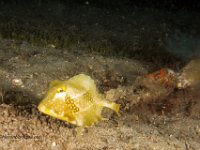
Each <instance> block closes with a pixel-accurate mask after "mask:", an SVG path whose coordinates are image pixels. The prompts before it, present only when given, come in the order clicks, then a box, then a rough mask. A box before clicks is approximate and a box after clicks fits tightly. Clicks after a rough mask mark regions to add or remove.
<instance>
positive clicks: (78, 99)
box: [38, 74, 120, 127]
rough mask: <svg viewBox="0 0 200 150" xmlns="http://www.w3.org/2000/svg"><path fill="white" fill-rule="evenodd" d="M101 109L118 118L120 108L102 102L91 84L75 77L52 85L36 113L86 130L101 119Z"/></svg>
mask: <svg viewBox="0 0 200 150" xmlns="http://www.w3.org/2000/svg"><path fill="white" fill-rule="evenodd" d="M103 107H107V108H110V109H112V110H114V111H115V112H116V113H117V114H118V115H119V108H120V104H116V103H114V102H111V101H107V100H105V99H104V97H103V95H101V94H100V93H99V92H98V90H97V88H96V85H95V82H94V80H92V79H91V78H90V77H89V76H87V75H85V74H79V75H76V76H74V77H72V78H70V79H69V80H67V81H59V80H54V81H52V83H51V84H50V87H49V91H48V92H47V95H46V97H45V98H44V99H43V100H42V101H41V103H40V104H39V106H38V109H39V111H41V112H42V113H44V114H47V115H50V116H52V117H55V118H58V119H61V120H64V121H66V122H68V123H71V124H74V125H76V126H80V127H88V126H91V125H93V124H94V123H97V122H98V121H100V120H102V119H103V117H102V116H101V112H102V109H103Z"/></svg>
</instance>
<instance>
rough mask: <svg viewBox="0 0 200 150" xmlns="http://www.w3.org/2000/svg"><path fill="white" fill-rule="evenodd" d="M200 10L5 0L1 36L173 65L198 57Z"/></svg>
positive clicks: (195, 6) (190, 4)
mask: <svg viewBox="0 0 200 150" xmlns="http://www.w3.org/2000/svg"><path fill="white" fill-rule="evenodd" d="M199 8H200V2H199V1H198V0H193V1H189V0H185V1H183V0H165V1H159V0H114V1H113V0H112V1H111V0H88V1H86V0H57V1H56V0H32V1H26V0H2V1H1V3H0V36H1V38H6V39H16V40H19V41H27V42H30V43H34V44H36V45H41V46H45V47H55V48H62V49H67V50H69V51H76V52H80V51H84V52H85V51H89V52H94V53H96V52H97V53H100V54H103V55H120V56H127V57H136V58H141V56H142V59H149V60H150V61H153V60H152V58H151V57H152V56H154V57H155V58H156V59H157V58H160V57H161V58H162V59H163V61H171V58H172V57H174V56H175V57H181V58H186V57H188V56H191V55H196V54H197V53H199V47H200V44H199V43H200V42H199V41H200V40H199V39H200V37H199V33H200V28H199V26H200V14H199V10H200V9H199ZM147 52H148V54H147ZM149 52H151V54H152V55H151V56H149ZM171 54H172V55H174V56H171ZM166 55H170V59H169V60H165V56H166ZM167 58H169V57H167Z"/></svg>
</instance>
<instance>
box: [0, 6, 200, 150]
mask: <svg viewBox="0 0 200 150" xmlns="http://www.w3.org/2000/svg"><path fill="white" fill-rule="evenodd" d="M1 7H2V8H4V9H2V11H1V16H0V19H1V20H2V22H1V24H0V25H1V34H2V35H1V39H0V100H1V105H0V149H6V150H7V149H9V150H10V149H13V150H17V149H20V150H21V149H30V150H31V149H35V150H40V149H41V150H44V149H52V150H62V149H63V150H64V149H67V150H78V149H79V150H96V149H99V150H102V149H104V150H146V149H149V150H151V149H152V150H176V149H177V150H179V149H180V150H198V149H200V120H199V119H200V94H199V92H198V91H199V83H200V80H199V77H197V76H198V74H199V73H200V71H199V63H198V62H199V60H198V57H197V54H198V52H199V47H200V44H199V37H198V33H199V27H198V25H200V24H198V23H199V20H198V15H199V13H198V12H192V11H191V12H190V11H188V12H187V11H186V10H185V11H186V12H185V11H182V10H180V11H177V12H175V13H174V11H166V12H164V11H161V10H160V13H158V12H159V10H152V9H145V11H142V9H139V8H137V9H136V8H135V11H134V9H133V8H130V7H128V8H127V10H126V9H124V10H123V11H122V12H120V13H122V14H123V13H124V15H121V14H120V13H119V10H118V9H116V10H113V11H112V10H109V9H108V8H104V9H103V8H98V7H97V6H95V7H94V6H90V5H86V6H85V4H83V5H81V6H77V7H76V9H74V8H75V6H74V5H73V9H72V10H73V11H72V12H71V16H72V17H71V18H70V17H69V16H70V15H66V14H63V15H64V16H65V15H66V16H65V20H64V21H65V22H69V24H68V25H67V27H66V28H70V27H71V25H73V24H75V25H73V26H72V27H73V30H76V28H79V29H80V30H81V31H80V32H77V33H74V34H79V33H81V34H82V35H81V38H83V37H87V39H85V40H82V41H76V39H75V43H73V42H74V41H73V42H72V43H70V45H68V47H63V48H60V47H59V45H58V47H56V43H51V42H52V41H50V43H47V44H46V45H45V47H44V46H41V43H39V44H37V43H35V42H33V43H32V42H31V41H30V40H27V41H26V40H25V39H23V38H22V39H21V40H18V39H17V40H16V39H15V38H14V39H10V38H8V37H9V36H7V37H6V36H5V33H7V32H6V31H5V32H4V31H3V30H5V29H9V27H7V25H8V24H9V25H10V26H11V30H12V29H13V28H12V27H13V24H12V22H13V20H12V19H13V18H14V19H16V20H17V21H16V22H18V23H19V26H20V21H22V22H23V23H24V20H23V19H21V20H20V19H19V18H20V14H24V13H23V10H21V9H19V10H20V11H18V14H15V15H16V16H15V17H13V18H12V19H10V20H11V22H9V19H8V20H7V22H6V21H5V18H6V17H7V18H9V17H11V16H13V12H12V10H9V13H8V14H6V15H4V14H5V12H6V8H7V7H8V6H7V5H6V3H2V4H1ZM23 7H24V6H23ZM40 7H42V6H38V7H37V8H38V9H39V8H40ZM48 7H50V8H51V7H56V8H57V7H58V8H59V10H60V8H62V9H61V10H62V11H61V12H59V14H55V12H54V11H53V10H54V9H53V10H52V9H50V8H49V9H47V8H46V7H45V8H46V9H47V10H48V11H49V10H50V14H51V13H52V14H54V15H58V16H60V13H61V14H62V12H65V10H66V9H67V10H70V7H67V6H66V5H65V6H64V5H62V3H60V4H57V3H56V5H54V4H49V5H48ZM86 7H87V8H89V9H88V11H86V10H87V8H86ZM13 8H14V5H13ZM58 8H57V9H58ZM15 9H17V8H15ZM101 9H102V11H101ZM51 10H52V11H53V12H52V11H51ZM125 10H126V11H125ZM13 11H14V10H13ZM48 11H47V12H48ZM130 11H131V13H129V12H130ZM68 12H69V14H70V11H68ZM80 12H84V13H80ZM78 13H80V14H84V19H83V18H82V20H81V19H80V18H81V17H80V16H79V15H78ZM87 13H88V14H87ZM99 13H100V14H102V15H103V17H100V18H99V17H95V16H99V15H98V14H99ZM9 14H10V16H9ZM156 14H157V15H156ZM170 14H174V15H171V16H170ZM194 14H195V15H194ZM32 15H33V14H31V13H27V14H24V18H25V20H26V18H29V17H30V16H32ZM34 15H35V14H34ZM34 15H33V16H34ZM45 15H46V13H45V10H44V13H43V16H45ZM76 15H77V18H76ZM176 15H177V16H176ZM4 16H6V17H5V18H4ZM36 16H37V15H36ZM41 16H42V15H41ZM41 16H40V17H41ZM78 16H79V17H78ZM85 16H86V17H85ZM87 16H90V17H87ZM163 16H166V18H164V17H163ZM60 17H63V16H62V15H61V16H60ZM66 17H68V20H67V18H66ZM41 18H42V17H41ZM41 18H40V19H41ZM56 18H57V17H56ZM111 18H112V19H113V20H110V19H111ZM175 18H179V20H177V19H175ZM57 19H58V20H59V19H60V18H57ZM76 19H77V20H76ZM119 19H121V21H118V20H119ZM134 19H135V21H133V20H134ZM30 20H31V19H30ZM30 20H28V21H27V24H28V26H29V25H30V24H29V23H30V22H31V21H30ZM32 20H33V22H35V20H34V18H32ZM102 20H104V22H103V21H102ZM109 20H110V21H109ZM98 21H99V23H96V22H98ZM14 22H15V21H14ZM47 22H48V21H47ZM114 22H115V23H114ZM7 23H8V24H7ZM18 23H16V24H18ZM190 23H191V24H190ZM41 24H43V23H41ZM44 24H46V23H44ZM3 25H5V26H6V27H5V26H3ZM33 26H34V24H33ZM98 26H99V27H98ZM34 27H35V26H34ZM35 28H36V29H37V28H39V27H37V26H36V27H35ZM41 28H42V29H44V27H41ZM133 28H134V29H133ZM25 29H27V27H25ZM55 29H57V27H55ZM71 29H72V28H70V29H69V30H71ZM132 29H133V30H132ZM31 30H32V28H31ZM10 32H15V29H13V31H9V32H8V33H10ZM27 32H28V33H29V32H30V31H28V30H27ZM69 32H70V34H71V31H69ZM15 34H16V33H15ZM19 34H20V32H19ZM21 34H22V35H24V34H25V33H21ZM66 34H67V33H66ZM50 35H51V34H50ZM150 35H152V36H150ZM63 36H65V35H63ZM75 36H77V35H75ZM22 37H23V36H22ZM24 37H26V36H25V35H24ZM109 40H110V41H114V42H112V44H111V43H110V41H109ZM88 41H89V42H88ZM99 41H101V42H102V43H101V42H100V46H99V45H98V42H99ZM77 42H78V44H77ZM79 42H80V43H79ZM120 42H121V43H120ZM88 43H89V44H91V43H94V44H93V45H90V46H89V47H90V50H88V51H87V50H86V49H87V48H88ZM105 43H106V44H105ZM130 43H132V45H129V44H130ZM95 44H97V45H98V48H99V47H101V48H100V49H104V48H105V49H106V50H108V51H109V49H114V50H118V51H119V49H115V47H116V45H115V44H118V45H117V46H120V48H122V49H123V50H124V51H125V50H126V49H128V50H127V52H125V53H126V55H123V56H120V55H115V54H114V52H113V50H112V52H111V54H110V52H108V53H109V55H107V54H105V52H103V55H102V53H95V52H93V51H92V53H91V49H92V48H91V47H93V48H94V50H95ZM85 45H87V46H85ZM102 45H103V46H102ZM127 45H128V46H127ZM98 48H97V49H98ZM154 49H156V51H154ZM162 49H164V50H163V51H162ZM159 50H161V51H159ZM100 51H101V50H100ZM137 53H138V54H137ZM129 54H131V57H127V55H129ZM194 56H195V57H194ZM190 64H191V65H190ZM187 66H192V68H194V69H192V70H193V71H192V72H189V73H188V76H189V78H190V79H193V80H194V82H193V84H192V85H191V86H190V87H189V88H186V89H181V90H178V89H175V90H174V91H173V92H171V93H170V95H168V96H165V97H164V98H163V97H162V94H160V96H161V97H160V98H159V97H156V100H152V103H153V105H152V107H149V104H151V100H148V103H147V102H145V101H144V102H142V101H138V100H137V99H135V98H136V97H137V91H138V89H137V88H141V87H138V86H137V87H136V85H135V84H136V83H135V80H136V79H137V77H138V76H143V75H146V74H148V73H151V72H154V71H156V70H159V69H160V68H162V67H164V68H165V67H168V68H171V69H173V70H175V71H176V72H180V73H181V72H184V71H185V70H186V71H185V72H188V71H187ZM195 69H196V71H194V70H195ZM79 73H84V74H87V75H89V76H91V77H92V78H93V79H94V80H95V83H96V85H97V87H98V89H99V91H100V93H102V94H104V96H105V97H110V96H111V97H115V96H113V95H112V92H113V91H114V92H115V91H116V92H117V93H120V92H121V93H123V94H122V96H121V97H120V96H119V95H118V96H117V99H113V100H114V101H116V102H118V103H121V105H122V108H121V110H120V114H121V116H119V117H118V116H116V115H115V114H111V113H110V112H109V111H105V112H104V114H105V115H107V116H108V117H109V120H107V121H101V122H99V123H98V124H96V125H94V126H92V127H90V128H88V129H86V131H85V132H84V133H83V136H79V137H76V134H75V127H74V126H72V125H69V124H66V123H65V122H63V121H59V120H57V119H54V118H51V117H48V116H46V115H43V114H41V113H40V112H39V111H38V110H37V104H38V103H39V102H40V101H41V100H42V98H43V97H44V96H45V93H46V91H47V90H48V85H49V83H50V82H51V81H52V80H54V79H59V80H66V79H68V78H70V77H72V76H74V75H76V74H79ZM193 73H194V74H195V75H194V76H193ZM147 87H148V86H147ZM110 91H111V92H110ZM127 91H128V92H127ZM135 91H136V92H135ZM158 91H159V89H158ZM126 92H127V94H126ZM124 93H125V94H124ZM154 105H156V106H154Z"/></svg>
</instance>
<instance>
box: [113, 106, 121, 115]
mask: <svg viewBox="0 0 200 150" xmlns="http://www.w3.org/2000/svg"><path fill="white" fill-rule="evenodd" d="M112 109H113V110H114V111H115V112H116V114H117V115H118V116H120V114H119V109H120V104H116V103H113V104H112Z"/></svg>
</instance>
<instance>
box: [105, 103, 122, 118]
mask: <svg viewBox="0 0 200 150" xmlns="http://www.w3.org/2000/svg"><path fill="white" fill-rule="evenodd" d="M103 106H104V107H107V108H110V109H112V110H113V111H115V113H116V114H117V115H118V116H120V114H119V109H120V104H116V103H114V102H110V101H103Z"/></svg>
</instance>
